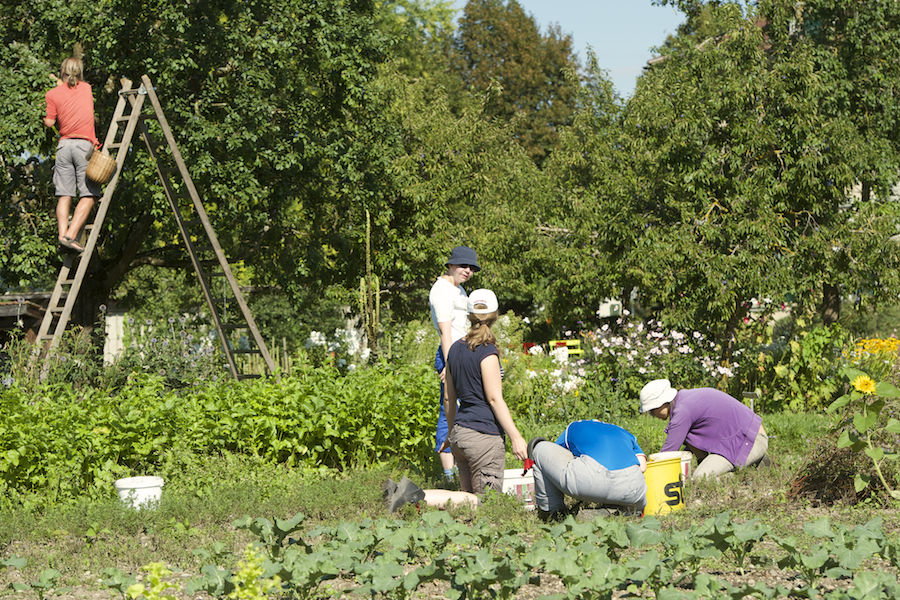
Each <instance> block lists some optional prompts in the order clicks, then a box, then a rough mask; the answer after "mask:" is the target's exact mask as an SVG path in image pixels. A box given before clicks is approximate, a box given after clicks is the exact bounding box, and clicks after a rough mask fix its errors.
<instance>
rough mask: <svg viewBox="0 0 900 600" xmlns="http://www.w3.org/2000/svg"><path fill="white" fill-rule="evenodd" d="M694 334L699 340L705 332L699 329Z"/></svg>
mask: <svg viewBox="0 0 900 600" xmlns="http://www.w3.org/2000/svg"><path fill="white" fill-rule="evenodd" d="M693 335H694V339H695V340H699V339H700V338H702V337H703V334H702V333H700V332H699V331H695V332H694V334H693Z"/></svg>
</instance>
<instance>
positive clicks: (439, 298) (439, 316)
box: [428, 277, 469, 342]
mask: <svg viewBox="0 0 900 600" xmlns="http://www.w3.org/2000/svg"><path fill="white" fill-rule="evenodd" d="M468 301H469V296H468V294H466V290H464V289H463V287H462V286H461V285H453V284H452V283H450V282H449V281H447V280H446V279H444V278H443V277H438V280H437V281H435V282H434V285H432V286H431V292H429V293H428V303H429V304H430V305H431V322H432V323H433V324H434V328H435V329H437V332H438V334H439V335H440V333H441V330H440V328H439V327H438V323H446V322H447V321H450V337H451V341H453V342H455V341H456V340H458V339H460V338H462V337H464V336H465V335H466V333H467V332H468V331H469V308H468Z"/></svg>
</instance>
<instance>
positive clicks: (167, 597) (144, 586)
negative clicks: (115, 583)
mask: <svg viewBox="0 0 900 600" xmlns="http://www.w3.org/2000/svg"><path fill="white" fill-rule="evenodd" d="M142 570H143V571H145V572H146V573H147V574H146V576H145V577H144V580H143V581H144V582H143V583H133V584H131V585H130V586H128V588H127V589H126V590H125V594H126V595H127V596H128V597H129V598H131V600H139V599H140V598H143V599H144V600H177V598H178V596H176V595H175V594H173V593H172V592H171V591H176V590H177V587H176V584H175V583H173V582H171V581H169V580H168V578H169V577H170V576H171V575H172V571H171V570H170V569H169V568H167V567H166V566H165V565H164V564H163V563H161V562H153V563H150V564H148V565H145V566H144V567H142ZM170 590H171V591H170Z"/></svg>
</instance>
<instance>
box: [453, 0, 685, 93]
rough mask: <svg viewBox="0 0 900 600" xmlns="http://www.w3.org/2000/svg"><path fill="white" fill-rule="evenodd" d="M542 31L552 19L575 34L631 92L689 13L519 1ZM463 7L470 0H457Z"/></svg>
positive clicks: (557, 0) (629, 3)
mask: <svg viewBox="0 0 900 600" xmlns="http://www.w3.org/2000/svg"><path fill="white" fill-rule="evenodd" d="M519 4H521V5H522V7H523V8H524V9H525V12H527V13H529V14H530V15H532V16H533V17H534V19H535V21H537V23H538V25H539V26H540V28H541V31H542V32H546V30H547V26H548V25H550V24H551V23H557V24H559V26H560V28H561V29H562V31H563V33H568V34H569V35H571V36H572V42H573V45H574V47H575V51H576V52H578V56H579V58H580V59H581V60H582V62H583V61H584V57H585V56H586V48H587V47H588V46H591V47H592V48H593V49H594V52H595V53H596V54H597V59H598V61H599V62H600V67H601V68H603V69H604V70H606V72H607V74H608V75H609V78H610V79H611V80H612V82H613V85H615V87H616V91H618V92H619V94H621V95H622V96H625V97H627V96H630V95H631V93H632V92H633V91H634V83H635V80H636V79H637V77H638V75H640V73H641V68H642V67H643V66H644V64H645V63H646V62H647V60H648V59H649V58H651V57H652V56H653V53H652V52H651V48H653V47H654V46H658V45H660V44H661V43H662V42H663V41H664V40H665V39H666V35H668V34H670V33H675V29H676V28H677V27H678V25H679V24H681V22H682V20H683V17H684V15H683V14H682V13H680V12H679V11H677V10H676V9H674V8H673V7H671V6H654V5H653V4H651V3H650V0H519ZM454 5H455V6H456V7H457V8H459V9H460V14H462V8H463V7H464V6H465V5H466V0H454Z"/></svg>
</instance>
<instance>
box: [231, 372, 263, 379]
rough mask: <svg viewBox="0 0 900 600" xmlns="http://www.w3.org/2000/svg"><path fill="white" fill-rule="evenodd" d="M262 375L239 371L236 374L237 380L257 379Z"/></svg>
mask: <svg viewBox="0 0 900 600" xmlns="http://www.w3.org/2000/svg"><path fill="white" fill-rule="evenodd" d="M260 377H262V375H256V374H254V373H241V374H240V375H238V376H237V378H238V380H241V379H259V378H260Z"/></svg>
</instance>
